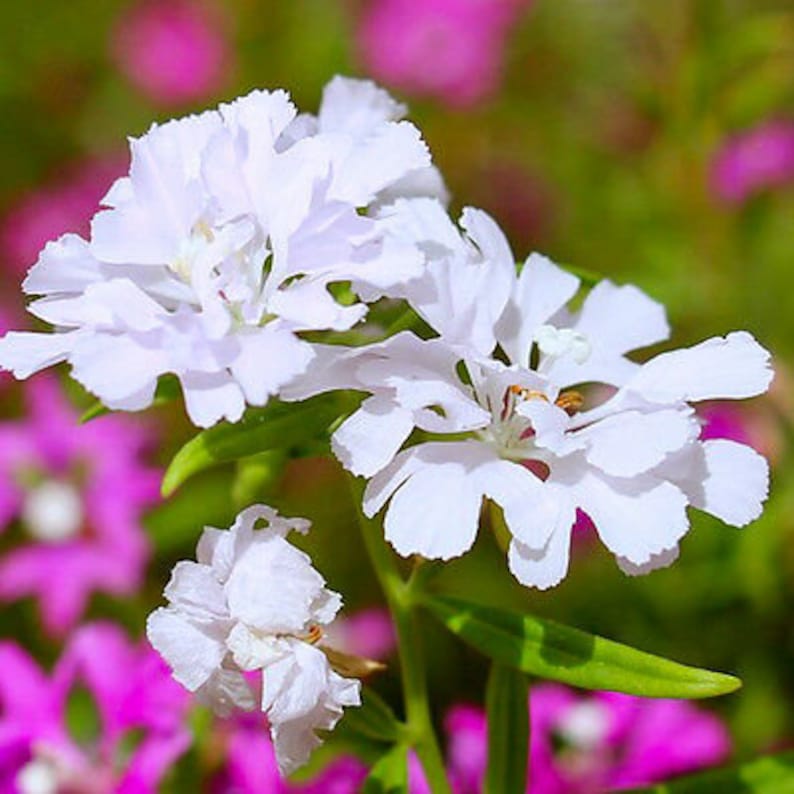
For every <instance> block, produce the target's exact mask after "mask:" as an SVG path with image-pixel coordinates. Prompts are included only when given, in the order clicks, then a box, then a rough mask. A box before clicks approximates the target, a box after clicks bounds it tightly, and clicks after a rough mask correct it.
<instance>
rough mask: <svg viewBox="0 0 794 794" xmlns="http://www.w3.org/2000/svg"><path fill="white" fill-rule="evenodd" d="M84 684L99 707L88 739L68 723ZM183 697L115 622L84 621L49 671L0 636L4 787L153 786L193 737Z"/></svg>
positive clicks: (118, 789)
mask: <svg viewBox="0 0 794 794" xmlns="http://www.w3.org/2000/svg"><path fill="white" fill-rule="evenodd" d="M78 690H79V691H82V692H87V693H88V694H89V695H90V697H91V704H85V706H86V708H87V709H93V710H94V711H95V713H96V718H95V720H93V721H95V722H96V724H95V725H92V726H86V725H83V727H84V728H85V727H92V728H93V729H94V731H93V732H94V734H95V735H92V736H89V737H86V736H79V737H75V736H72V735H71V734H70V729H69V725H68V722H67V711H68V704H69V700H70V697H71V696H74V695H76V693H77V692H78ZM187 705H188V698H187V695H186V694H185V692H184V690H183V689H182V688H181V687H180V686H179V685H178V684H177V683H176V682H175V681H173V679H172V678H171V675H170V673H169V671H168V668H167V667H166V665H165V664H164V663H163V662H162V661H161V659H160V657H159V656H158V655H157V654H156V653H155V652H154V651H153V650H152V649H151V648H150V647H149V646H148V645H146V644H133V643H131V642H130V641H129V640H128V639H127V637H126V636H125V635H124V633H123V632H122V631H121V630H120V629H119V628H118V627H117V626H115V625H113V624H110V623H94V624H89V625H86V626H83V627H82V628H80V629H79V630H78V631H77V632H76V633H75V634H74V636H73V637H72V639H71V641H70V643H69V645H68V646H67V648H66V650H65V651H64V653H63V655H62V656H61V658H60V660H59V661H58V663H57V664H56V666H55V669H54V671H53V673H52V675H50V676H47V675H46V674H45V673H44V672H43V671H42V670H41V669H40V668H39V666H38V665H37V664H36V662H35V661H33V659H31V658H30V657H29V656H28V655H27V653H26V652H25V651H23V650H22V649H21V648H20V647H19V646H18V645H16V644H14V643H13V642H3V643H0V792H2V793H3V794H12V793H13V792H45V791H53V792H54V791H70V792H75V794H77V792H84V793H85V794H149V792H151V793H152V794H154V792H156V791H157V786H158V783H159V781H160V779H161V778H162V777H163V776H164V775H165V774H166V773H167V772H168V770H169V769H170V768H171V766H172V765H173V763H174V762H175V761H176V759H177V758H178V757H179V756H180V755H181V754H182V753H183V752H184V751H185V750H186V749H187V747H188V746H189V744H190V733H189V732H188V731H187V730H186V729H185V728H184V727H183V721H184V716H185V711H186V708H187ZM89 714H90V711H89ZM85 721H86V720H85V718H84V720H83V722H85ZM89 721H92V720H89Z"/></svg>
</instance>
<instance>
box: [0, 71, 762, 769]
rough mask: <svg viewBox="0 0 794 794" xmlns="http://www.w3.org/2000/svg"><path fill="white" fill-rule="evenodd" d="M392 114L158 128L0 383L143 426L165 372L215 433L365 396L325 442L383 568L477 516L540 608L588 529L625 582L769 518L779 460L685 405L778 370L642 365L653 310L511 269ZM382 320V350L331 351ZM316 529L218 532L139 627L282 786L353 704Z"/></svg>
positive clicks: (340, 102)
mask: <svg viewBox="0 0 794 794" xmlns="http://www.w3.org/2000/svg"><path fill="white" fill-rule="evenodd" d="M403 113H404V108H403V107H402V106H401V105H399V104H398V103H397V102H395V101H394V100H393V99H392V98H391V97H390V96H389V95H388V94H387V93H385V92H384V91H382V90H381V89H379V88H377V87H376V86H375V85H373V84H372V83H369V82H367V81H357V80H350V79H344V78H335V79H334V80H332V81H331V83H329V85H328V86H327V87H326V89H325V91H324V95H323V100H322V104H321V106H320V110H319V113H318V115H317V116H311V115H307V114H300V115H299V114H298V112H297V110H296V108H295V106H294V105H293V104H292V102H291V101H290V99H289V97H288V96H287V94H286V93H284V92H283V91H273V92H268V91H254V92H253V93H251V94H249V95H248V96H246V97H243V98H241V99H238V100H236V101H234V102H232V103H230V104H224V105H221V106H220V107H219V108H218V109H217V110H213V111H208V112H205V113H203V114H201V115H198V116H189V117H187V118H183V119H179V120H176V121H171V122H168V123H166V124H164V125H161V126H156V125H155V126H153V127H152V128H151V130H150V131H149V132H148V133H146V134H145V135H144V136H142V137H141V138H138V139H134V140H133V141H132V143H131V149H132V159H131V167H130V172H129V175H128V176H125V177H122V178H121V179H119V180H117V181H116V182H115V183H114V184H113V186H112V187H111V189H110V191H109V193H108V194H107V195H106V196H105V198H104V199H103V205H104V209H102V210H101V211H100V212H98V213H97V214H96V215H95V217H94V218H93V221H92V223H91V234H90V239H88V240H86V239H83V238H82V237H78V236H76V235H71V234H67V235H65V236H63V237H61V238H60V239H59V240H57V241H56V242H53V243H50V244H48V245H47V246H46V247H45V248H44V250H43V251H42V253H41V255H40V257H39V260H38V262H37V263H36V264H35V265H34V266H33V268H32V269H31V270H30V272H29V274H28V276H27V279H26V280H25V282H24V289H25V291H26V292H27V293H29V294H31V295H36V296H38V297H37V298H36V299H35V300H34V301H33V302H32V303H31V305H30V311H31V312H32V313H33V314H34V315H35V316H37V317H38V318H39V319H41V320H44V321H45V322H48V323H50V324H51V325H52V326H54V327H55V332H54V333H39V332H36V333H17V332H10V333H8V334H6V336H5V337H4V338H3V339H2V340H0V365H2V367H4V368H6V369H9V370H12V371H13V372H14V373H15V375H16V376H17V377H22V378H24V377H27V376H28V375H30V374H31V373H33V372H36V371H37V370H39V369H42V368H44V367H47V366H49V365H52V364H55V363H58V362H61V361H68V362H69V364H70V365H71V367H72V373H73V375H74V377H75V378H76V379H77V380H78V381H79V382H80V383H82V384H83V385H84V386H85V387H86V388H87V389H88V390H89V391H91V392H93V393H94V394H96V395H97V396H98V397H99V398H100V399H101V400H102V401H103V402H104V403H105V404H106V405H107V406H109V407H110V408H114V409H123V410H137V409H141V408H144V407H146V406H148V405H150V404H151V403H152V400H153V398H154V395H155V389H156V386H157V383H158V379H159V378H160V377H161V376H163V375H165V374H167V373H172V374H173V375H175V376H176V377H177V378H178V380H179V382H180V384H181V387H182V391H183V393H184V398H185V405H186V409H187V413H188V415H189V416H190V418H191V420H192V421H193V423H194V424H196V425H198V426H201V427H209V426H211V425H214V424H215V423H217V422H219V421H220V420H222V419H226V420H228V421H230V422H236V421H238V420H239V419H240V418H241V417H242V414H243V412H244V410H245V408H246V406H263V405H265V404H266V403H267V402H268V401H269V400H270V399H271V398H274V397H277V398H279V399H281V400H282V401H284V402H286V403H289V402H295V401H300V400H304V399H306V398H308V397H311V396H314V395H318V394H321V393H324V392H330V391H335V390H341V389H345V390H353V391H356V392H358V393H363V395H364V399H363V402H361V403H360V405H359V404H357V407H356V408H355V409H353V408H351V409H350V411H349V412H348V414H346V415H344V416H342V417H340V418H339V421H338V422H336V423H335V427H336V429H335V432H334V434H333V437H332V448H333V451H334V453H335V455H336V456H337V458H338V459H339V460H340V462H341V463H342V464H343V466H344V467H345V468H347V469H348V470H349V471H350V472H351V473H352V474H353V475H356V476H362V477H365V478H367V479H368V483H367V486H366V490H365V492H364V498H363V511H364V513H365V514H366V515H367V516H369V517H372V516H374V515H376V514H377V513H379V512H381V511H384V513H385V516H384V527H385V536H386V538H387V540H388V541H389V542H390V543H391V544H392V546H393V547H394V548H395V549H396V551H397V552H398V553H399V554H401V555H403V556H409V555H421V556H422V557H426V558H436V559H443V560H448V559H450V558H453V557H456V556H459V555H461V554H463V553H465V552H466V551H467V550H468V549H469V548H470V547H471V546H472V544H473V543H474V540H475V537H476V534H477V532H478V529H479V525H480V517H481V514H482V508H483V504H484V503H486V502H488V503H490V505H491V506H492V507H493V508H494V509H492V510H491V511H490V516H491V520H492V522H493V523H494V525H496V526H495V528H496V530H497V535H498V536H499V537H500V538H501V539H502V540H505V539H506V547H507V555H508V564H509V568H510V570H511V571H512V573H513V574H514V575H515V577H516V578H517V579H518V580H519V581H520V582H522V583H523V584H525V585H528V586H532V587H538V588H548V587H552V586H554V585H557V584H558V583H559V582H561V581H562V580H563V578H564V577H565V576H566V574H567V570H568V561H569V547H570V543H571V533H572V530H573V527H574V526H575V525H576V524H577V521H578V522H579V523H582V524H585V523H586V524H592V526H593V527H594V528H595V530H596V531H597V533H598V535H599V536H600V538H601V539H602V540H603V542H604V544H605V545H606V546H607V548H608V549H609V550H610V551H611V552H612V553H613V554H614V555H615V557H616V558H617V560H618V563H619V565H620V567H621V568H622V569H623V570H625V571H627V572H628V573H632V574H636V573H644V572H647V571H650V570H652V569H654V568H657V567H660V566H663V565H667V564H669V563H670V562H672V560H674V559H675V557H676V555H677V553H678V543H679V541H680V540H681V538H682V537H683V536H684V535H685V534H686V532H687V531H688V529H689V517H688V513H687V510H688V508H690V507H692V508H696V509H699V510H702V511H705V512H707V513H710V514H711V515H714V516H716V517H718V518H720V519H721V520H723V521H724V522H725V523H727V524H730V525H733V526H744V525H746V524H748V523H749V522H751V521H752V520H754V519H755V518H757V517H758V515H759V514H760V512H761V507H762V503H763V501H764V499H765V498H766V495H767V488H768V466H767V463H766V461H765V460H764V458H763V457H762V456H761V455H759V454H758V453H756V452H755V451H754V450H753V449H752V448H751V447H749V446H748V445H745V444H743V443H740V442H738V441H735V440H730V439H725V438H704V436H703V434H702V433H701V430H702V427H701V424H702V423H701V420H700V419H699V417H698V414H697V412H696V404H697V403H699V402H701V401H710V400H737V399H743V398H747V397H752V396H755V395H758V394H761V393H762V392H764V391H765V390H766V389H767V388H768V386H769V384H770V382H771V379H772V370H771V368H770V357H769V354H768V352H767V351H766V350H765V349H764V348H762V347H761V346H760V345H759V344H758V343H757V342H756V341H755V339H754V338H753V337H752V336H751V335H750V334H749V333H746V332H742V331H739V332H734V333H729V334H728V335H726V336H725V337H716V338H712V339H708V340H706V341H704V342H701V343H699V344H696V345H694V346H692V347H688V348H684V349H679V350H672V351H668V352H663V353H658V354H656V355H653V356H652V357H650V358H648V359H647V360H646V361H645V362H644V363H638V361H637V360H636V358H635V357H634V356H635V353H636V351H638V350H641V349H643V348H647V347H649V346H651V345H655V344H658V343H661V342H664V341H666V340H667V338H668V336H669V327H668V323H667V319H666V316H665V311H664V309H663V307H662V306H661V305H659V304H658V303H657V302H655V301H654V300H652V299H651V298H650V297H648V296H647V295H645V294H644V293H643V292H642V291H640V290H639V289H637V288H636V287H633V286H618V285H616V284H614V283H612V282H611V281H609V280H603V281H601V282H599V283H596V284H594V286H592V289H590V290H589V292H588V293H587V294H586V295H585V296H582V295H580V294H579V293H580V288H581V286H582V284H581V282H580V279H579V278H578V277H577V276H575V275H573V274H571V273H569V272H567V271H566V270H564V269H562V268H560V267H558V266H557V265H555V264H554V263H553V262H551V261H550V260H549V259H547V258H546V257H544V256H542V255H540V254H537V253H535V254H532V255H530V256H529V257H528V259H527V260H526V261H525V262H524V263H523V265H521V266H519V267H516V260H515V258H514V255H513V253H512V251H511V249H510V246H509V245H508V242H507V240H506V238H505V235H504V234H503V232H502V231H501V230H500V229H499V227H498V225H497V224H496V222H495V221H494V220H493V219H492V218H491V217H489V216H488V215H487V214H486V213H484V212H482V211H481V210H477V209H472V208H467V209H464V211H463V213H462V215H461V218H460V221H459V223H456V222H455V221H454V220H452V219H451V218H450V216H449V214H448V212H447V209H446V206H445V199H446V191H445V188H444V183H443V180H442V178H441V176H440V175H439V173H438V171H437V170H436V169H435V168H434V166H433V165H432V164H431V161H430V156H429V153H428V150H427V147H426V145H425V144H424V142H423V141H422V138H421V135H420V133H419V131H418V130H417V128H416V127H414V126H413V125H412V124H410V123H409V122H406V121H401V120H400V119H401V118H402V115H403ZM397 302H402V305H403V309H404V310H405V314H404V315H403V317H405V316H409V317H410V318H411V319H410V321H409V322H408V326H409V327H411V328H414V329H416V330H417V331H418V333H414V332H413V331H411V330H403V331H402V332H400V333H392V334H390V333H389V332H388V331H386V330H384V331H383V333H380V330H382V329H381V328H380V327H379V326H378V321H379V320H380V319H381V318H382V317H385V316H386V314H387V311H386V310H384V312H383V313H382V314H379V312H378V310H379V309H380V308H383V307H384V306H385V307H391V306H394V305H395V303H397ZM368 315H369V317H370V319H372V320H373V323H372V325H373V326H374V327H375V331H376V334H377V337H378V341H372V336H368V335H367V334H364V333H362V334H358V335H356V334H352V335H349V336H347V337H345V338H344V339H342V338H340V336H339V335H338V332H345V331H350V330H351V329H353V328H354V326H357V325H358V324H359V323H361V321H362V320H363V319H364V318H365V316H368ZM383 325H385V323H384V324H383ZM398 325H399V324H398ZM351 338H352V339H355V340H357V341H358V342H359V344H358V346H349V343H350V339H351ZM343 341H344V342H345V344H342V342H343ZM350 404H351V405H352V404H353V403H352V402H351V403H350ZM265 421H267V420H266V419H265ZM259 522H264V523H265V524H266V527H265V528H257V524H258V523H259ZM307 528H308V524H307V522H305V521H303V520H300V519H284V518H280V517H279V516H278V515H277V513H276V512H275V511H273V510H272V509H271V508H268V507H264V506H254V507H251V508H249V509H248V510H245V511H243V512H242V513H241V514H240V515H239V517H238V519H237V521H236V523H235V524H234V526H233V527H232V528H231V529H230V530H229V531H220V530H215V529H207V530H205V532H204V534H203V535H202V537H201V540H200V542H199V545H198V551H197V561H196V562H181V563H179V564H178V565H177V566H176V567H175V568H174V571H173V575H172V578H171V581H170V583H169V584H168V586H167V588H166V591H165V595H166V597H167V599H168V601H169V605H168V606H167V607H165V608H161V609H159V610H157V611H156V612H155V613H154V614H153V615H152V616H151V617H150V620H149V626H148V634H149V638H150V641H151V643H152V644H153V645H154V646H155V648H157V650H158V651H160V653H161V654H162V655H163V656H164V657H165V659H166V660H167V661H168V663H169V665H170V666H171V668H172V669H173V671H174V675H175V677H176V678H177V680H178V681H180V682H181V683H182V684H183V685H184V686H185V687H186V688H187V689H189V690H190V691H192V692H195V693H196V694H197V696H198V697H199V699H201V700H202V701H204V702H206V703H208V704H209V705H211V706H212V707H213V708H215V709H216V711H219V712H220V713H229V712H230V711H231V710H232V709H242V710H248V711H253V710H256V709H257V708H258V709H259V710H261V711H262V712H264V713H265V714H266V715H267V718H268V720H269V723H270V730H271V734H272V737H273V743H274V748H275V755H276V759H277V762H278V766H279V768H280V769H281V771H282V772H284V773H289V772H291V771H292V770H294V769H295V768H296V767H298V766H299V765H300V764H302V763H303V762H305V760H306V759H307V758H308V755H309V753H310V752H311V750H312V748H313V747H315V746H316V745H317V744H318V743H319V738H318V737H317V735H316V731H317V730H326V729H330V728H332V727H333V726H334V725H335V724H336V722H337V721H338V720H339V719H340V717H341V715H342V709H343V707H344V706H351V705H356V704H358V702H359V683H358V681H357V680H355V678H352V677H346V676H345V673H346V672H350V671H351V669H352V668H351V667H350V666H348V665H347V664H346V663H345V662H344V659H343V660H342V662H340V658H341V657H340V656H339V654H338V653H337V652H335V651H333V650H331V649H329V648H326V647H324V645H323V644H322V642H323V638H324V627H325V626H327V625H328V624H329V623H330V622H331V621H332V620H333V618H334V617H335V615H336V613H337V611H338V610H339V608H340V606H341V599H340V597H339V596H338V595H337V594H336V593H333V592H331V591H330V590H328V589H326V587H325V581H324V580H323V578H322V577H321V576H320V575H319V574H318V573H317V571H315V569H314V568H313V567H312V565H311V561H310V559H309V558H308V557H307V556H306V555H305V554H304V553H302V552H300V551H298V550H297V549H296V548H294V547H293V546H292V545H291V544H289V543H288V542H287V540H286V535H287V534H288V532H289V531H291V530H293V529H294V530H298V531H305V530H306V529H307ZM335 666H336V667H337V669H335ZM353 666H354V665H353ZM340 672H341V673H342V674H341V675H340ZM260 687H261V691H259V690H260Z"/></svg>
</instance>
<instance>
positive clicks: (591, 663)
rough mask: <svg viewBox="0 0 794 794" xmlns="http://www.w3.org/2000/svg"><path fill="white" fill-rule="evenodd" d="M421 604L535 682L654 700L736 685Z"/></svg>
mask: <svg viewBox="0 0 794 794" xmlns="http://www.w3.org/2000/svg"><path fill="white" fill-rule="evenodd" d="M424 603H425V605H426V606H427V607H428V608H429V609H430V611H431V612H432V613H433V615H435V617H437V618H438V619H439V620H440V621H441V622H442V623H443V624H444V625H445V626H446V627H447V628H448V629H449V630H450V631H451V632H452V633H453V634H456V635H457V636H459V637H460V638H461V639H463V640H465V641H466V642H467V643H469V644H470V645H472V646H473V647H475V648H476V649H477V650H478V651H480V652H481V653H484V654H485V655H486V656H488V657H490V658H491V659H494V660H495V661H497V662H499V663H501V664H504V665H507V666H509V667H513V668H515V669H517V670H522V671H523V672H525V673H530V674H532V675H534V676H537V677H538V678H547V679H550V680H553V681H561V682H563V683H565V684H571V685H573V686H578V687H583V688H585V689H607V690H610V691H613V692H625V693H626V694H629V695H641V696H643V697H660V698H661V697H663V698H706V697H714V696H716V695H724V694H727V693H729V692H733V691H734V690H736V689H738V688H739V687H740V686H741V681H739V679H738V678H734V677H733V676H730V675H725V674H723V673H713V672H710V671H709V670H700V669H698V668H695V667H687V666H685V665H682V664H678V663H677V662H672V661H670V660H668V659H662V658H661V657H658V656H652V655H651V654H649V653H645V652H644V651H638V650H636V649H634V648H629V647H628V646H626V645H621V644H619V643H617V642H612V641H611V640H606V639H604V638H603V637H597V636H595V635H593V634H588V633H587V632H584V631H580V630H579V629H575V628H571V627H570V626H564V625H562V624H560V623H555V622H553V621H550V620H543V619H541V618H536V617H533V616H531V615H522V614H521V613H519V612H512V611H508V610H504V609H497V608H495V607H485V606H480V605H478V604H472V603H469V602H467V601H463V600H462V599H458V598H449V597H442V596H428V597H426V598H425V600H424Z"/></svg>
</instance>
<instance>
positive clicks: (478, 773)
mask: <svg viewBox="0 0 794 794" xmlns="http://www.w3.org/2000/svg"><path fill="white" fill-rule="evenodd" d="M530 697H531V704H532V709H531V720H532V733H531V739H530V754H531V759H530V760H531V768H532V779H531V784H530V788H529V792H530V794H591V793H592V792H596V791H616V790H620V789H623V788H629V787H632V786H642V785H648V784H650V783H656V782H658V781H661V780H666V779H668V778H670V777H674V776H676V775H680V774H685V773H688V772H694V771H695V770H698V769H702V768H704V767H708V766H712V765H714V764H718V763H720V762H721V761H724V760H725V759H726V757H727V756H728V754H729V752H730V737H729V736H728V732H727V730H726V728H725V726H724V725H723V724H722V723H721V722H720V721H719V720H718V719H717V718H716V717H715V716H713V715H711V714H709V713H707V712H705V711H703V710H701V709H699V708H698V707H696V706H693V705H692V704H690V703H688V702H686V701H678V700H647V699H644V698H636V697H631V696H629V695H620V694H616V693H613V692H596V693H594V694H592V695H579V694H577V693H576V692H574V691H573V690H571V689H568V688H566V687H563V686H560V685H558V684H539V685H537V686H535V687H533V689H532V693H531V696H530ZM446 729H447V733H448V736H449V747H448V764H449V769H450V775H451V777H452V778H453V784H454V785H453V788H454V790H455V792H456V794H478V793H479V792H480V791H481V787H482V780H483V775H484V772H485V765H486V762H487V724H486V719H485V714H484V713H483V712H482V711H481V710H480V709H477V708H474V707H471V706H456V707H455V708H453V709H451V710H450V712H449V714H448V715H447V719H446ZM420 790H421V789H417V791H420Z"/></svg>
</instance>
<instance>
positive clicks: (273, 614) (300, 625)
mask: <svg viewBox="0 0 794 794" xmlns="http://www.w3.org/2000/svg"><path fill="white" fill-rule="evenodd" d="M324 586H325V580H324V579H323V577H322V576H320V574H319V573H317V571H316V570H315V569H314V568H313V567H312V564H311V559H310V558H309V557H308V556H307V555H306V554H304V553H303V552H302V551H300V550H299V549H296V548H295V547H294V546H292V545H291V544H290V543H288V542H287V541H286V540H284V538H282V537H279V536H265V537H260V538H259V539H258V540H257V541H256V542H255V543H253V544H252V545H250V546H249V547H248V548H247V549H246V550H245V551H244V552H243V553H242V554H241V555H240V557H238V558H237V560H236V561H235V564H234V567H233V568H232V571H231V574H230V575H229V579H228V581H227V582H226V585H225V591H226V598H227V600H228V604H229V610H230V612H231V615H232V617H233V618H235V619H236V620H240V621H242V622H244V623H246V624H247V625H248V626H250V627H252V628H256V629H258V630H260V631H262V632H267V633H269V634H300V633H302V632H304V631H307V630H308V627H309V624H310V623H311V622H312V620H313V617H314V615H313V606H314V603H315V601H316V599H317V598H318V596H319V595H320V594H321V593H322V591H323V589H324Z"/></svg>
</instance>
